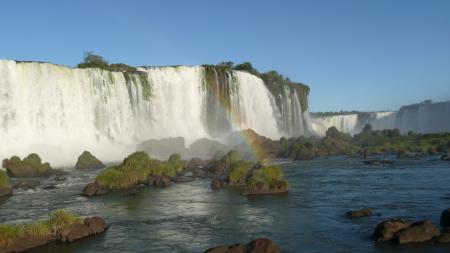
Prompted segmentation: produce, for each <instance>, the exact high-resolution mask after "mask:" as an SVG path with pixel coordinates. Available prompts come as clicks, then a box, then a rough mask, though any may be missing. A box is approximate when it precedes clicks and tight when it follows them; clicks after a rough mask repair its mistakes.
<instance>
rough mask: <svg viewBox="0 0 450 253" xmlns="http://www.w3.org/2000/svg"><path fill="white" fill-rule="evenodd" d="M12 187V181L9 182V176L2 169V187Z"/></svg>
mask: <svg viewBox="0 0 450 253" xmlns="http://www.w3.org/2000/svg"><path fill="white" fill-rule="evenodd" d="M2 187H3V188H4V187H11V183H10V182H9V177H8V175H7V174H6V172H5V171H3V170H0V188H2Z"/></svg>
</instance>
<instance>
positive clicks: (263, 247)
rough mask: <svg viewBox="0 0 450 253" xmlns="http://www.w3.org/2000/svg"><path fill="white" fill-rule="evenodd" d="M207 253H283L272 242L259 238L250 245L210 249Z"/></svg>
mask: <svg viewBox="0 0 450 253" xmlns="http://www.w3.org/2000/svg"><path fill="white" fill-rule="evenodd" d="M205 253H281V250H280V248H279V247H278V245H276V244H275V242H273V241H272V240H270V239H268V238H259V239H256V240H253V241H251V242H250V243H248V244H234V245H230V246H218V247H214V248H210V249H208V250H206V251H205Z"/></svg>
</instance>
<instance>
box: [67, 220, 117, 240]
mask: <svg viewBox="0 0 450 253" xmlns="http://www.w3.org/2000/svg"><path fill="white" fill-rule="evenodd" d="M107 228H108V225H107V224H106V222H105V220H104V219H103V218H100V217H92V218H86V219H84V221H83V223H81V224H75V225H73V226H72V227H71V228H70V229H69V230H68V231H67V232H66V233H62V234H60V238H59V239H60V240H61V241H63V242H73V241H75V240H79V239H81V238H84V237H87V236H90V235H94V234H99V233H102V232H103V231H105V230H106V229H107Z"/></svg>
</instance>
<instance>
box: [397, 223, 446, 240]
mask: <svg viewBox="0 0 450 253" xmlns="http://www.w3.org/2000/svg"><path fill="white" fill-rule="evenodd" d="M440 235H441V232H440V231H439V229H438V228H437V227H436V226H435V225H434V224H433V223H432V222H431V221H427V220H425V221H419V222H416V223H414V224H412V225H411V226H410V227H408V228H405V229H403V230H401V231H399V232H397V234H396V235H395V241H396V242H397V243H398V244H405V243H418V242H427V241H430V240H431V239H433V238H434V237H438V236H440Z"/></svg>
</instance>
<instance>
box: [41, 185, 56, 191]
mask: <svg viewBox="0 0 450 253" xmlns="http://www.w3.org/2000/svg"><path fill="white" fill-rule="evenodd" d="M42 189H44V190H53V189H56V185H53V184H51V185H46V186H44V187H42Z"/></svg>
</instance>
